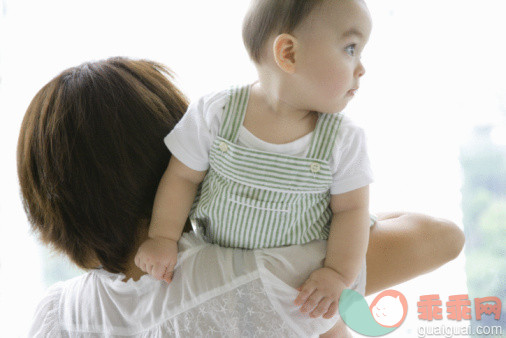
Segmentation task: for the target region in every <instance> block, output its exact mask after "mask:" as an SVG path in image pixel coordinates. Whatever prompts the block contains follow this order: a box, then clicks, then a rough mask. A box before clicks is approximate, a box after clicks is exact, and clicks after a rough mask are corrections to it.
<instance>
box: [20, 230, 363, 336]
mask: <svg viewBox="0 0 506 338" xmlns="http://www.w3.org/2000/svg"><path fill="white" fill-rule="evenodd" d="M179 246H180V248H179V249H180V253H179V256H178V265H177V266H176V270H175V273H174V278H173V281H172V283H171V284H170V285H167V284H166V283H164V282H159V281H157V280H155V279H153V278H152V277H151V276H148V275H146V276H143V277H142V278H141V279H140V280H139V281H137V282H134V281H132V280H129V281H128V282H126V283H125V282H123V281H122V280H123V279H124V276H123V275H121V274H111V273H108V272H106V271H104V270H97V271H93V272H90V273H87V274H85V275H83V276H80V277H77V278H74V279H72V280H69V281H66V282H63V283H58V284H56V285H54V286H53V287H51V288H50V289H49V290H48V292H47V295H46V296H45V297H44V299H43V300H42V301H41V302H40V304H39V306H38V308H37V311H36V313H35V318H34V321H33V325H32V328H31V331H30V336H33V337H68V336H72V337H104V336H134V337H169V336H170V337H239V336H240V337H313V336H318V335H319V334H321V333H324V332H326V331H327V330H328V329H330V328H331V327H332V326H333V325H334V324H335V322H336V321H337V319H338V318H339V316H338V315H336V316H335V317H334V318H332V319H323V318H317V319H312V318H309V316H308V315H307V314H303V313H301V312H300V311H299V308H298V307H296V306H295V305H294V304H293V301H294V299H295V297H296V295H297V291H296V290H295V289H294V288H295V287H298V286H300V285H301V284H302V282H304V280H305V279H306V278H307V277H308V276H309V274H310V273H311V272H312V271H313V270H314V269H316V268H318V267H320V266H321V264H322V262H323V259H324V257H325V249H326V242H325V241H313V242H311V243H308V244H305V245H297V246H290V247H282V248H274V249H260V250H256V251H251V250H240V249H231V248H222V247H219V246H217V245H213V244H209V243H206V242H205V241H204V240H203V239H202V237H200V236H199V235H196V234H195V233H191V234H184V235H183V237H182V238H181V240H180V242H179ZM352 288H353V289H355V290H357V291H358V292H361V293H362V294H363V293H364V291H365V265H364V266H363V269H362V271H361V273H360V275H359V276H358V278H357V280H356V281H355V283H354V285H353V286H352Z"/></svg>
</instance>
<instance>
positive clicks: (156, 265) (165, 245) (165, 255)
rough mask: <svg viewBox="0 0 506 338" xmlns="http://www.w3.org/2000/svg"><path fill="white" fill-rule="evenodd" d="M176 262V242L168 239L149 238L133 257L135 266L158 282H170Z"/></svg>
mask: <svg viewBox="0 0 506 338" xmlns="http://www.w3.org/2000/svg"><path fill="white" fill-rule="evenodd" d="M176 262H177V242H176V241H173V240H171V239H168V238H163V237H157V238H149V239H148V240H146V241H145V242H144V243H142V244H141V246H140V247H139V250H138V251H137V254H136V255H135V265H137V266H138V267H139V269H141V270H142V271H144V272H146V273H149V274H150V275H151V276H153V277H155V278H156V279H158V280H165V281H166V282H167V283H170V282H171V281H172V275H173V273H174V267H175V266H176Z"/></svg>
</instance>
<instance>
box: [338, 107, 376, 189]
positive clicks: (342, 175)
mask: <svg viewBox="0 0 506 338" xmlns="http://www.w3.org/2000/svg"><path fill="white" fill-rule="evenodd" d="M330 167H331V170H332V173H333V174H332V175H333V176H332V177H333V178H332V186H331V188H330V193H331V194H333V195H337V194H343V193H346V192H349V191H352V190H355V189H358V188H362V187H364V186H366V185H369V184H370V183H372V182H373V180H374V178H373V174H372V169H371V163H370V161H369V156H368V153H367V140H366V136H365V133H364V130H363V129H362V128H360V127H359V126H357V125H355V124H354V123H353V122H352V121H351V120H350V119H349V118H347V117H346V116H345V117H344V118H343V121H342V122H341V126H340V128H339V131H338V136H337V139H336V145H335V147H334V151H333V154H332V159H331V162H330Z"/></svg>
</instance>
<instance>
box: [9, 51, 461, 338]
mask: <svg viewBox="0 0 506 338" xmlns="http://www.w3.org/2000/svg"><path fill="white" fill-rule="evenodd" d="M164 74H165V75H167V76H165V75H164ZM171 79H172V77H171V73H170V72H169V71H168V70H167V69H166V68H164V67H163V66H162V65H160V64H156V63H153V62H149V61H132V60H129V59H125V58H112V59H108V60H105V61H98V62H91V63H85V64H83V65H80V66H78V67H74V68H71V69H68V70H66V71H64V72H63V73H61V74H60V75H58V76H57V77H56V78H54V79H53V80H52V81H50V82H49V83H48V84H47V85H46V86H44V87H43V88H42V89H41V90H40V91H39V92H38V93H37V95H36V96H35V98H34V99H33V101H32V102H31V104H30V106H29V107H28V110H27V112H26V115H25V118H24V120H23V124H22V127H21V132H20V136H19V143H18V175H19V179H20V184H21V191H22V196H23V201H24V206H25V210H26V212H27V214H28V218H29V221H30V223H31V224H32V227H33V229H34V230H35V231H36V232H37V233H38V234H39V235H40V237H41V239H42V241H43V242H44V243H46V244H47V245H50V246H51V247H53V248H54V249H55V250H56V251H59V252H62V253H64V254H66V255H67V256H68V257H69V258H70V259H71V260H72V261H73V262H74V263H75V264H76V265H78V266H79V267H81V268H83V269H86V270H89V272H88V273H87V274H84V275H82V276H79V277H77V278H75V279H73V280H70V281H67V282H64V283H58V284H56V285H55V286H53V287H51V288H50V289H49V291H48V293H47V295H46V297H45V298H44V299H43V300H42V302H41V303H40V304H39V307H38V309H37V312H36V316H35V319H34V322H33V326H32V328H31V331H30V335H31V336H44V337H45V336H48V337H49V336H50V337H58V336H67V335H71V336H86V337H89V336H104V335H124V336H128V335H134V336H199V335H210V336H219V337H223V336H254V335H259V336H265V335H269V336H278V337H279V336H296V335H300V336H306V337H307V336H315V335H318V334H321V333H324V332H326V331H327V330H329V329H330V328H331V327H332V326H333V325H334V324H335V323H336V322H335V321H332V320H325V319H322V318H320V319H310V318H309V317H308V316H307V315H303V314H302V313H300V311H299V309H298V308H297V307H295V305H294V304H293V300H294V299H295V296H296V294H297V291H296V290H295V289H294V287H297V286H298V285H300V283H301V282H302V281H303V280H305V278H307V276H308V275H309V274H310V272H311V271H312V270H314V269H315V268H316V267H317V266H318V264H321V263H322V260H323V258H324V255H325V242H324V241H315V242H311V243H308V244H306V245H301V246H290V247H284V248H276V249H264V250H256V251H248V250H235V249H228V248H221V247H218V246H216V245H211V244H208V243H205V242H204V241H203V240H202V237H201V236H199V235H198V234H195V233H193V232H191V233H186V234H185V235H184V236H183V237H182V239H181V240H180V241H179V243H178V245H179V246H180V248H179V250H180V254H179V256H178V266H177V267H176V270H175V274H174V278H173V281H172V283H171V284H170V285H167V284H166V283H163V282H159V281H156V280H154V279H153V278H151V277H149V276H143V273H142V272H141V271H140V270H139V269H138V268H137V267H136V266H135V264H134V261H133V259H134V255H135V253H136V251H137V248H138V246H139V244H140V243H142V242H143V241H144V239H145V238H146V236H147V228H148V225H149V218H150V215H151V209H152V206H153V199H154V195H155V191H156V188H157V184H158V182H159V180H160V177H161V175H162V174H163V171H164V169H165V168H166V166H167V163H168V160H169V157H170V154H169V153H168V151H167V150H166V148H165V146H164V144H163V142H162V139H163V137H164V136H165V135H166V134H167V133H168V132H169V131H170V130H171V129H172V128H173V127H174V125H175V124H176V123H177V122H178V121H179V119H180V118H181V117H182V115H183V113H184V111H185V110H186V107H187V100H186V98H185V97H184V96H183V94H182V93H181V92H180V91H179V90H178V89H177V88H176V87H175V86H174V85H173V84H172V82H171ZM378 216H379V220H378V222H377V224H376V225H374V226H373V227H372V228H371V233H370V241H369V247H368V252H367V257H366V263H367V285H366V287H365V293H366V295H367V294H371V293H374V292H377V291H379V290H382V289H384V288H387V287H389V286H392V285H396V284H398V283H401V282H403V281H406V280H408V279H411V278H413V277H415V276H417V275H419V274H421V273H425V272H428V271H431V270H433V269H435V268H437V267H438V266H440V265H442V264H444V263H445V262H448V261H450V260H452V259H453V258H455V257H456V256H457V255H458V254H459V252H460V251H461V249H462V246H463V243H464V237H463V233H462V231H460V230H459V228H458V227H457V226H456V225H454V224H453V223H451V222H448V221H445V220H442V219H436V218H432V217H429V216H424V215H418V214H410V213H380V214H379V215H378ZM185 230H186V231H189V230H190V227H189V224H187V227H186V229H185ZM302 255H303V256H304V257H307V256H310V257H311V258H312V259H313V261H312V262H305V260H299V259H297V257H301V256H302ZM225 266H226V267H227V268H225V269H222V268H221V267H225ZM223 271H228V272H227V273H223ZM229 271H234V273H233V274H230V273H229Z"/></svg>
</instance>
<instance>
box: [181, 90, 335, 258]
mask: <svg viewBox="0 0 506 338" xmlns="http://www.w3.org/2000/svg"><path fill="white" fill-rule="evenodd" d="M249 88H250V87H249V86H244V87H237V88H232V89H231V90H230V97H229V101H228V103H227V105H226V106H225V108H224V117H223V118H224V123H223V124H222V125H221V127H220V131H219V134H218V137H217V138H216V140H215V141H214V143H213V145H212V147H211V152H210V157H209V162H210V169H209V171H208V173H207V175H206V177H205V179H204V181H203V182H202V185H201V187H200V189H199V194H198V196H197V198H196V200H195V203H194V205H193V207H192V211H191V214H190V215H191V216H190V218H191V220H192V221H193V223H194V224H195V223H197V224H196V225H197V226H202V227H204V229H205V235H206V237H208V239H209V240H210V241H211V242H213V243H216V244H219V245H221V246H224V247H234V248H244V249H256V248H269V247H279V246H283V245H292V244H302V243H307V242H310V241H312V240H315V239H327V238H328V234H329V225H330V221H331V218H332V211H331V210H330V206H329V204H330V185H331V184H332V173H331V170H330V168H329V165H328V162H329V160H330V157H331V153H332V147H333V145H334V144H335V140H336V137H337V131H338V129H339V125H340V122H341V119H342V116H341V115H340V114H320V115H319V117H318V122H317V125H316V128H315V130H314V133H313V139H312V141H311V145H310V150H309V153H308V156H307V157H306V158H299V157H294V156H288V155H283V154H275V153H269V152H265V151H259V150H255V149H250V148H246V147H242V146H239V145H237V144H236V141H237V137H238V131H239V128H240V126H241V125H242V123H243V120H244V115H245V112H246V106H247V103H248V98H249Z"/></svg>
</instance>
